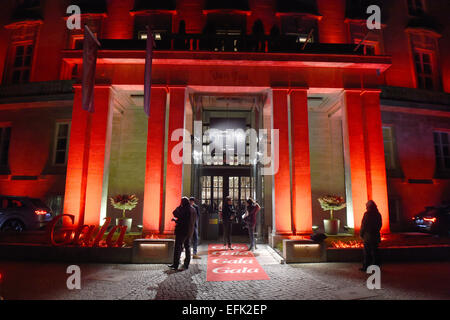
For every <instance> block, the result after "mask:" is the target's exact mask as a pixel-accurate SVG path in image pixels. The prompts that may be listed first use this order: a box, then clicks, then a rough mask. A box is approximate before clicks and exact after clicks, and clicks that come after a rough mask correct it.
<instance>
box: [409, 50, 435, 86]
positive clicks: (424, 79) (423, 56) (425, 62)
mask: <svg viewBox="0 0 450 320" xmlns="http://www.w3.org/2000/svg"><path fill="white" fill-rule="evenodd" d="M433 60H434V58H433V54H432V53H431V52H426V51H422V50H416V51H415V52H414V63H415V66H416V73H417V87H418V88H420V89H426V90H433V89H435V87H436V85H435V83H434V78H435V74H434V67H433V65H434V62H433Z"/></svg>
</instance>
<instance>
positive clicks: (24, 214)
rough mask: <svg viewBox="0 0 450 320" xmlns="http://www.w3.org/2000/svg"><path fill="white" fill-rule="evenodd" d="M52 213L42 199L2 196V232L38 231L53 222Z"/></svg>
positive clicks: (0, 217) (0, 227)
mask: <svg viewBox="0 0 450 320" xmlns="http://www.w3.org/2000/svg"><path fill="white" fill-rule="evenodd" d="M52 216H53V214H52V211H51V210H50V208H49V207H48V206H47V205H46V204H45V203H44V202H42V201H41V200H40V199H35V198H28V197H13V196H1V195H0V231H2V232H5V231H15V232H22V231H24V230H38V229H41V228H44V227H45V225H46V224H47V223H48V222H49V221H51V220H52Z"/></svg>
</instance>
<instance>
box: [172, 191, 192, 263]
mask: <svg viewBox="0 0 450 320" xmlns="http://www.w3.org/2000/svg"><path fill="white" fill-rule="evenodd" d="M173 216H174V219H172V220H174V221H175V222H176V226H175V250H174V253H173V264H171V265H170V266H169V268H171V269H172V270H178V266H179V264H180V257H181V251H182V250H183V245H184V249H185V252H186V257H185V259H184V268H183V269H184V270H187V269H189V263H190V262H191V247H190V245H191V244H190V242H191V239H192V235H193V234H194V227H195V221H196V219H197V212H196V211H195V209H194V208H193V207H192V206H191V205H190V204H189V198H187V197H183V198H182V199H181V204H180V206H179V207H177V208H176V209H175V210H174V211H173Z"/></svg>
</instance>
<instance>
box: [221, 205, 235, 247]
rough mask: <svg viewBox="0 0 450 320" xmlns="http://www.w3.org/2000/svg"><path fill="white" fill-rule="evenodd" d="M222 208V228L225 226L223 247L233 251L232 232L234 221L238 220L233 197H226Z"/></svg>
mask: <svg viewBox="0 0 450 320" xmlns="http://www.w3.org/2000/svg"><path fill="white" fill-rule="evenodd" d="M224 202H225V203H224V205H223V208H222V226H223V246H224V247H225V248H227V245H228V249H230V250H233V248H232V247H231V232H232V226H233V221H234V219H235V218H236V210H235V209H234V206H233V199H232V198H231V197H229V196H228V197H226V198H225V201H224Z"/></svg>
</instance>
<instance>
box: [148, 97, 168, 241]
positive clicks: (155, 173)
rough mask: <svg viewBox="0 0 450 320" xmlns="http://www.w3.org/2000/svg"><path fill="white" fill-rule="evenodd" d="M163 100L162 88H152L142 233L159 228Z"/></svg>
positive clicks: (162, 154) (164, 105) (163, 117)
mask: <svg viewBox="0 0 450 320" xmlns="http://www.w3.org/2000/svg"><path fill="white" fill-rule="evenodd" d="M166 97H167V92H166V89H165V88H152V92H151V107H150V117H149V118H148V131H147V162H146V171H145V189H144V214H143V226H144V232H145V233H159V232H160V231H161V227H162V226H161V218H162V204H163V182H164V141H165V140H164V139H165V121H166Z"/></svg>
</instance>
